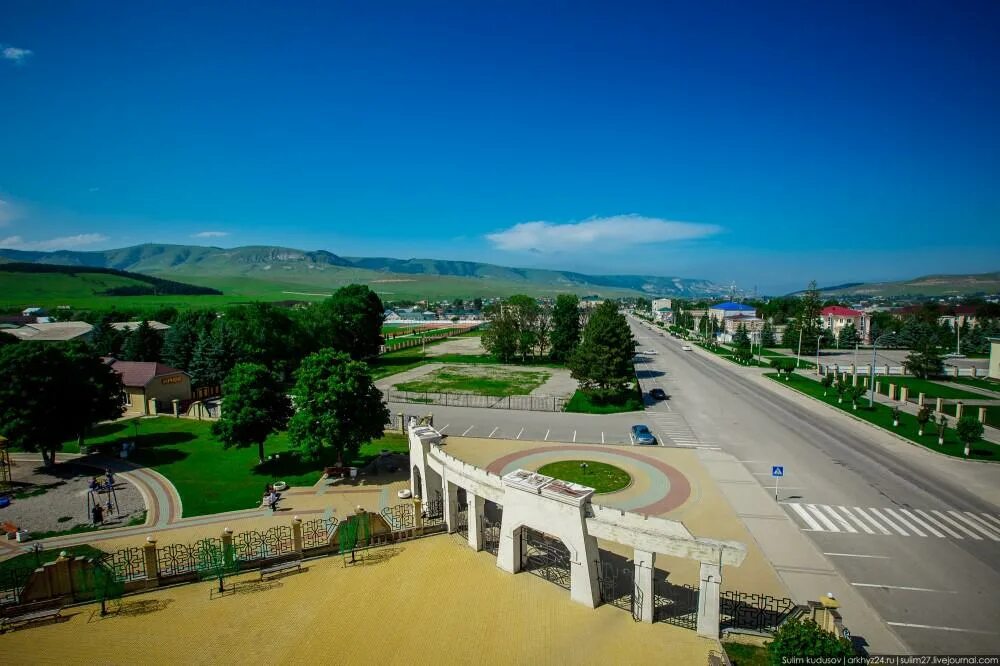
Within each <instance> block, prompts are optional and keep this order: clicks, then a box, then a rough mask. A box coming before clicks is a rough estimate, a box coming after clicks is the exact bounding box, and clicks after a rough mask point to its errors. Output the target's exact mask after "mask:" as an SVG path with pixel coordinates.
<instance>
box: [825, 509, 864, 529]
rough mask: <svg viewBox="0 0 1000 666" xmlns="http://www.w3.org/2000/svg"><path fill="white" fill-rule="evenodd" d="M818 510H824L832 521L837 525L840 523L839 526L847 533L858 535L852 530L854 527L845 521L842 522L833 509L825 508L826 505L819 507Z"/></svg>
mask: <svg viewBox="0 0 1000 666" xmlns="http://www.w3.org/2000/svg"><path fill="white" fill-rule="evenodd" d="M820 508H822V509H825V510H826V512H827V513H828V514H830V516H831V517H832V518H833V519H834V520H836V521H837V522H838V523H840V526H841V527H843V528H844V529H845V530H847V531H848V532H850V533H852V534H857V533H858V531H857V530H856V529H854V527H853V526H852V525H851V524H850V523H849V522H847V521H846V520H844V519H843V518H841V517H840V514H839V513H837V512H836V511H834V510H833V508H831V507H829V506H826V505H821V506H820Z"/></svg>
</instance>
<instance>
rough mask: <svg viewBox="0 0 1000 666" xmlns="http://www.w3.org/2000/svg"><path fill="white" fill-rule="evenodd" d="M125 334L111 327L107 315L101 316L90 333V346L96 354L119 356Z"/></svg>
mask: <svg viewBox="0 0 1000 666" xmlns="http://www.w3.org/2000/svg"><path fill="white" fill-rule="evenodd" d="M125 339H126V334H125V332H124V331H118V330H116V329H114V328H112V327H111V322H110V321H109V320H108V318H107V317H101V319H100V321H98V322H97V324H95V325H94V330H93V331H92V332H91V334H90V347H91V349H93V350H94V352H96V353H97V355H98V356H116V357H117V356H121V355H122V346H124V344H125Z"/></svg>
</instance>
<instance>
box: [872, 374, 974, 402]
mask: <svg viewBox="0 0 1000 666" xmlns="http://www.w3.org/2000/svg"><path fill="white" fill-rule="evenodd" d="M858 381H859V382H860V381H861V380H860V379H858ZM875 381H877V382H881V386H880V389H881V391H880V392H881V393H882V394H883V395H889V384H895V385H896V390H897V391H899V387H901V386H906V387H908V388H909V389H910V396H911V397H912V398H913V400H916V399H917V396H918V394H920V393H924V394H926V397H927V398H954V399H956V400H984V399H985V400H988V399H989V398H988V397H987V396H984V395H980V394H979V393H972V392H971V391H963V390H962V389H960V388H954V387H952V386H944V385H942V384H939V383H937V382H932V381H929V380H926V379H920V378H919V377H899V376H896V375H888V376H887V375H876V377H875Z"/></svg>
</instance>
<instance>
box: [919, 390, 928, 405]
mask: <svg viewBox="0 0 1000 666" xmlns="http://www.w3.org/2000/svg"><path fill="white" fill-rule="evenodd" d="M925 402H927V394H925V393H924V392H923V391H921V392H920V394H919V395H918V396H917V404H918V405H919V406H921V407H923V406H924V403H925Z"/></svg>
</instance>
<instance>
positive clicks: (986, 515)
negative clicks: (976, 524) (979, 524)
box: [979, 513, 1000, 527]
mask: <svg viewBox="0 0 1000 666" xmlns="http://www.w3.org/2000/svg"><path fill="white" fill-rule="evenodd" d="M979 515H981V516H982V517H983V518H985V519H986V520H988V521H990V522H993V523H996V525H997V527H1000V520H998V519H996V518H994V517H993V516H991V515H990V514H988V513H981V514H979Z"/></svg>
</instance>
